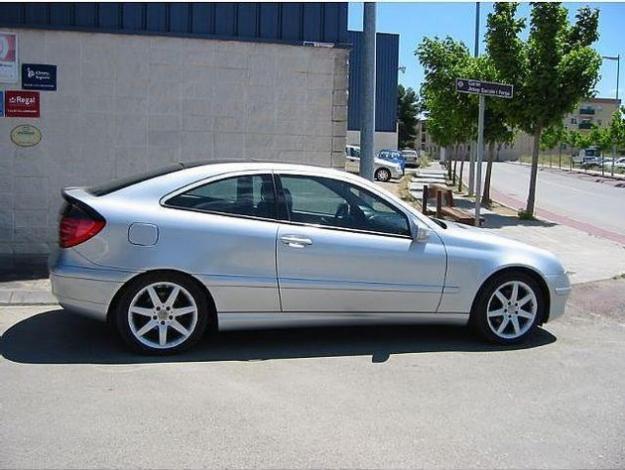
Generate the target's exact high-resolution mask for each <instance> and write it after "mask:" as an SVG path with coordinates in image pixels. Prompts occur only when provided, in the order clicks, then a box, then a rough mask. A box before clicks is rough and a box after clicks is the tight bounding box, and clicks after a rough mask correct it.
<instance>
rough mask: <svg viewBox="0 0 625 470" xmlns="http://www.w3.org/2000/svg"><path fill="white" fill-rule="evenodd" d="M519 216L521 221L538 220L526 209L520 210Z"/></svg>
mask: <svg viewBox="0 0 625 470" xmlns="http://www.w3.org/2000/svg"><path fill="white" fill-rule="evenodd" d="M517 215H518V216H519V219H520V220H536V217H534V216H533V215H532V214H530V213H529V212H527V211H526V210H525V209H519V211H518V212H517Z"/></svg>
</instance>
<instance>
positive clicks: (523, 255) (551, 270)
mask: <svg viewBox="0 0 625 470" xmlns="http://www.w3.org/2000/svg"><path fill="white" fill-rule="evenodd" d="M445 224H447V228H446V229H441V230H438V233H439V235H440V237H441V239H442V240H443V243H444V244H445V245H446V246H448V247H452V246H454V247H459V248H463V249H467V250H469V251H475V252H476V253H475V256H479V255H482V256H483V255H487V256H488V255H491V256H493V257H495V258H496V259H497V260H498V262H500V263H501V265H523V266H527V267H531V268H536V269H539V270H540V271H542V272H543V274H545V275H558V274H562V273H563V272H565V269H564V267H563V266H562V263H561V262H560V260H559V259H558V258H557V257H556V256H555V255H554V254H553V253H551V252H550V251H547V250H544V249H542V248H538V247H535V246H532V245H527V244H525V243H522V242H519V241H516V240H512V239H510V238H506V237H502V236H498V235H494V234H492V233H490V232H489V230H488V229H483V228H478V227H472V226H469V225H463V224H458V223H455V222H448V221H445Z"/></svg>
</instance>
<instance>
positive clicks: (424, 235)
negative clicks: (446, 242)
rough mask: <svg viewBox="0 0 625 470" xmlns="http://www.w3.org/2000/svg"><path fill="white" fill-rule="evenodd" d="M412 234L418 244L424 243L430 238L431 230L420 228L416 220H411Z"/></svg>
mask: <svg viewBox="0 0 625 470" xmlns="http://www.w3.org/2000/svg"><path fill="white" fill-rule="evenodd" d="M410 233H411V234H412V239H413V240H414V241H416V242H424V241H426V240H427V239H428V238H430V229H428V228H425V227H422V226H419V225H418V224H417V223H416V222H415V220H414V219H412V218H411V219H410Z"/></svg>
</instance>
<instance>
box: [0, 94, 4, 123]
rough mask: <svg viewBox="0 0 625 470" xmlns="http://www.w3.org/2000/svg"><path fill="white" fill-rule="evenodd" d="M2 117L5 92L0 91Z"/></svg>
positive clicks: (0, 112) (0, 114)
mask: <svg viewBox="0 0 625 470" xmlns="http://www.w3.org/2000/svg"><path fill="white" fill-rule="evenodd" d="M0 117H4V92H3V91H0Z"/></svg>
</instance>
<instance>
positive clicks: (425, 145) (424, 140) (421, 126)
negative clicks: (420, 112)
mask: <svg viewBox="0 0 625 470" xmlns="http://www.w3.org/2000/svg"><path fill="white" fill-rule="evenodd" d="M427 122H428V120H427V117H421V118H420V119H419V120H418V121H417V125H416V131H417V135H416V137H415V148H416V150H419V151H420V152H425V153H426V154H429V155H430V156H435V155H438V151H439V146H438V145H437V144H436V143H435V142H434V141H433V140H432V137H431V136H430V133H429V132H428V128H427Z"/></svg>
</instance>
